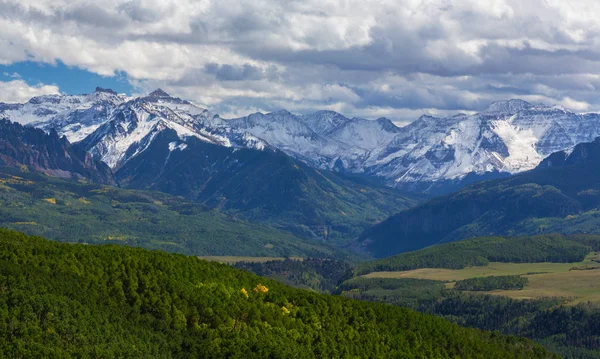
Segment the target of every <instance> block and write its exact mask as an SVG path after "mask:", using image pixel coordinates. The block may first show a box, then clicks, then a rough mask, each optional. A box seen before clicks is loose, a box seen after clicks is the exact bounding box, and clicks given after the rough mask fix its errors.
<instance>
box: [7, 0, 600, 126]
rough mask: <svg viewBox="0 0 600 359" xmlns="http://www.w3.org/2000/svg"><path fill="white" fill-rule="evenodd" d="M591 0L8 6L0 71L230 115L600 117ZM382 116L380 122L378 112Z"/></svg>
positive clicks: (194, 0) (598, 33) (48, 1)
mask: <svg viewBox="0 0 600 359" xmlns="http://www.w3.org/2000/svg"><path fill="white" fill-rule="evenodd" d="M598 14H600V3H598V2H597V1H594V0H580V1H575V0H531V1H522V0H453V1H450V0H406V1H395V0H360V1H359V0H345V1H334V0H304V1H299V0H290V1H287V0H264V1H233V2H232V1H216V0H178V1H176V0H144V1H141V0H106V1H103V2H102V5H101V6H100V5H99V3H98V2H97V1H92V0H77V1H71V0H20V1H17V0H0V48H2V49H3V51H2V52H0V64H10V63H14V62H18V61H38V62H45V63H55V62H56V61H59V60H60V61H61V62H63V63H65V64H66V65H68V66H76V67H78V68H83V69H87V70H88V71H91V72H94V73H97V74H101V75H104V76H112V75H114V74H115V73H117V72H119V73H126V74H127V75H128V76H129V80H130V81H131V82H132V83H133V84H135V85H136V86H138V88H139V90H140V91H145V90H150V89H151V86H152V87H154V86H156V87H159V86H160V87H163V88H166V89H168V90H169V91H170V92H172V93H173V94H176V95H179V96H181V97H185V98H189V99H191V100H194V101H197V102H199V103H202V104H205V105H207V106H210V107H211V109H212V110H214V111H216V112H222V113H241V112H243V111H245V110H248V111H253V110H255V109H263V110H269V109H277V108H281V107H286V108H290V109H296V110H298V111H311V110H315V109H320V108H335V109H340V110H344V111H349V112H347V113H346V114H347V115H350V116H354V115H360V116H367V117H371V118H375V117H378V116H379V115H380V114H382V113H385V114H389V115H390V116H395V118H393V120H396V121H399V122H403V121H409V120H411V119H414V118H416V117H417V114H418V113H424V112H427V113H433V112H435V113H451V112H459V111H462V112H464V111H476V110H481V109H483V108H485V107H486V106H487V105H488V104H489V103H490V102H492V101H496V100H502V99H507V98H513V97H522V98H528V99H535V100H536V101H543V102H545V103H548V104H560V105H562V106H565V107H567V108H569V109H572V110H578V111H592V110H596V111H598V110H600V96H598V95H597V89H598V88H599V87H598V86H599V85H600V79H599V78H598V76H597V75H595V74H598V73H600V23H598V21H597V15H598ZM369 113H371V114H372V115H369Z"/></svg>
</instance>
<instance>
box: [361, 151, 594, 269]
mask: <svg viewBox="0 0 600 359" xmlns="http://www.w3.org/2000/svg"><path fill="white" fill-rule="evenodd" d="M599 211H600V140H596V141H594V142H591V143H582V144H579V145H577V146H575V148H574V149H573V150H572V151H571V152H568V153H567V152H558V153H555V154H553V155H551V156H550V157H548V158H547V159H546V160H544V161H543V162H542V163H541V164H540V165H539V166H538V168H536V169H535V170H532V171H529V172H525V173H521V174H518V175H515V176H512V177H510V178H506V179H500V180H493V181H486V182H480V183H477V184H474V185H472V186H469V187H467V188H464V189H463V190H461V191H459V192H457V193H454V194H451V195H448V196H442V197H438V198H434V199H432V200H430V201H428V202H426V203H423V204H421V205H419V206H417V207H414V208H412V209H408V210H406V211H403V212H400V213H398V214H396V215H394V216H392V217H390V218H389V219H387V220H385V221H383V222H382V223H380V224H378V225H376V226H374V227H372V228H370V229H368V230H366V231H365V232H364V233H363V234H362V235H361V236H360V239H359V241H360V242H361V243H362V246H363V249H365V250H368V251H370V252H372V253H374V254H375V255H376V256H377V257H386V256H390V255H393V254H397V253H401V252H407V251H411V250H417V249H421V248H424V247H428V246H431V245H434V244H439V243H444V242H450V241H456V240H459V239H465V238H472V237H478V236H488V235H510V236H515V235H534V234H541V233H597V234H600V217H599V216H598V212H599Z"/></svg>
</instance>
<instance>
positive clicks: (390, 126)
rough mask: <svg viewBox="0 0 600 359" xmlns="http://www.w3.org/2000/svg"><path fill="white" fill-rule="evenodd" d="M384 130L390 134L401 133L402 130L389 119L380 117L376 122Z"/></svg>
mask: <svg viewBox="0 0 600 359" xmlns="http://www.w3.org/2000/svg"><path fill="white" fill-rule="evenodd" d="M375 121H376V122H377V123H378V124H379V125H380V126H381V127H382V128H383V129H384V130H386V131H388V132H399V130H400V128H399V127H398V126H396V125H394V123H393V122H392V120H390V119H389V118H386V117H379V118H378V119H376V120H375Z"/></svg>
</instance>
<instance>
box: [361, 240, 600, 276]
mask: <svg viewBox="0 0 600 359" xmlns="http://www.w3.org/2000/svg"><path fill="white" fill-rule="evenodd" d="M598 249H600V236H597V235H583V234H581V235H560V234H550V235H538V236H529V237H526V236H524V237H481V238H473V239H465V240H462V241H457V242H452V243H444V244H440V245H437V246H432V247H428V248H424V249H421V250H418V251H414V252H407V253H401V254H397V255H395V256H392V257H388V258H384V259H378V260H375V261H370V262H364V263H361V264H359V265H358V266H357V268H356V273H357V274H366V273H370V272H380V271H407V270H412V269H418V268H447V269H462V268H465V267H469V266H486V265H488V263H489V262H507V263H508V262H512V263H536V262H555V263H572V262H580V261H582V260H583V259H584V258H585V256H586V255H587V254H588V253H589V252H590V251H592V250H598Z"/></svg>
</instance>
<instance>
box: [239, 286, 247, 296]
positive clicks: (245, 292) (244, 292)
mask: <svg viewBox="0 0 600 359" xmlns="http://www.w3.org/2000/svg"><path fill="white" fill-rule="evenodd" d="M240 292H242V294H243V295H245V296H246V298H248V291H247V290H246V288H242V290H240Z"/></svg>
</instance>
